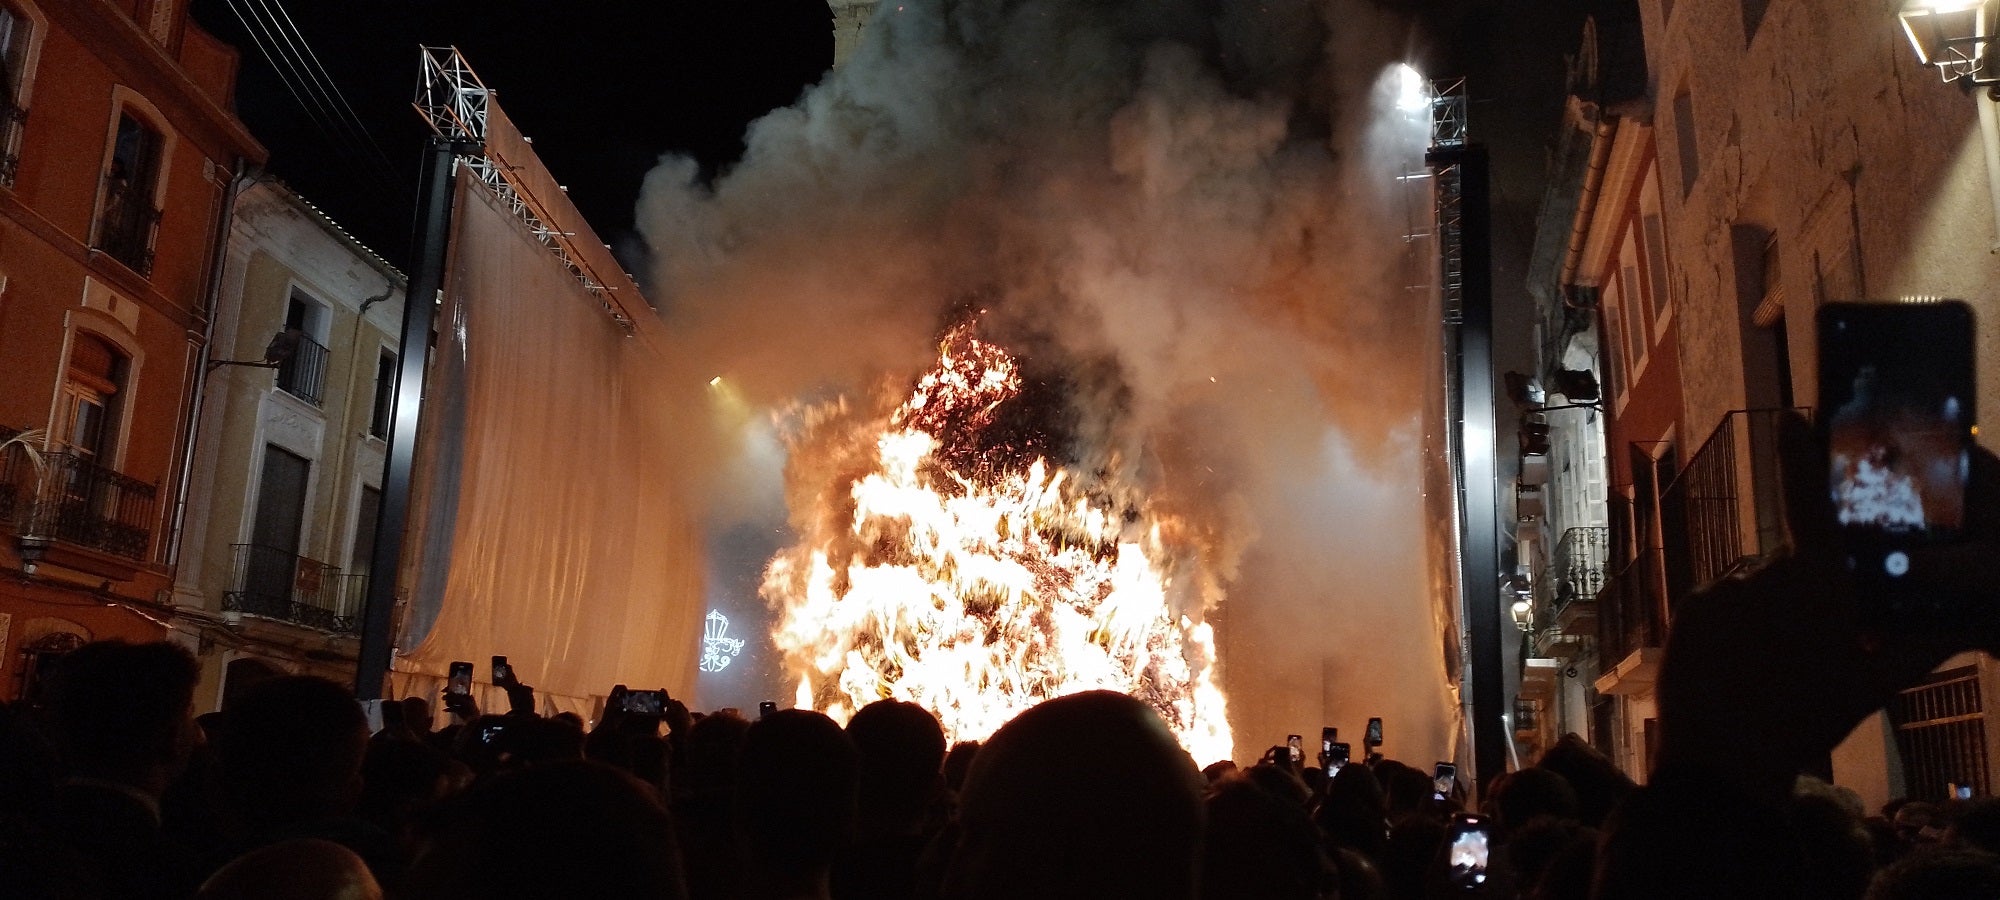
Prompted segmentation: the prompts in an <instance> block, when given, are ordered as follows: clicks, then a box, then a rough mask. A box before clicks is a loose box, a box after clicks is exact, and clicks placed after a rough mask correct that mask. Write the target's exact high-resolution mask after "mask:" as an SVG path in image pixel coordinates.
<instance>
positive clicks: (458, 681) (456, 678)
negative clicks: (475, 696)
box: [444, 660, 472, 697]
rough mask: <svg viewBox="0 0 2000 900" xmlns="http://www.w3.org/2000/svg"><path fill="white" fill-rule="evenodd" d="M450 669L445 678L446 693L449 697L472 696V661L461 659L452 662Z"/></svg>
mask: <svg viewBox="0 0 2000 900" xmlns="http://www.w3.org/2000/svg"><path fill="white" fill-rule="evenodd" d="M448 671H449V674H447V675H446V676H445V680H444V692H445V695H446V696H447V697H449V696H453V695H456V696H460V697H468V696H471V695H472V663H469V662H465V661H463V660H460V661H457V662H454V663H452V664H451V668H450V669H449V670H448Z"/></svg>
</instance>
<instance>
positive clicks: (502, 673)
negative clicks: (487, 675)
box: [493, 656, 514, 684]
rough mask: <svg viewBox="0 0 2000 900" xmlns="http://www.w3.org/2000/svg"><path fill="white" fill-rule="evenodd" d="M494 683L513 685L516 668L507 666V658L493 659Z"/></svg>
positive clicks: (498, 657)
mask: <svg viewBox="0 0 2000 900" xmlns="http://www.w3.org/2000/svg"><path fill="white" fill-rule="evenodd" d="M493 683H494V684H513V683H514V667H513V666H510V665H508V664H507V657H504V656H496V657H493Z"/></svg>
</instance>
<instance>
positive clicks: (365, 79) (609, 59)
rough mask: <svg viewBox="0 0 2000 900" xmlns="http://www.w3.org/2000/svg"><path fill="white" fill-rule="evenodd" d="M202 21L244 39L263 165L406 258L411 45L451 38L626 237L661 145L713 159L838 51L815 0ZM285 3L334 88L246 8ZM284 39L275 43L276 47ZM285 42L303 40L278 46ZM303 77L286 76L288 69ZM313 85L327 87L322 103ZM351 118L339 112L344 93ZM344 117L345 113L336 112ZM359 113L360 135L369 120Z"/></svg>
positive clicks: (298, 12) (237, 4) (214, 2)
mask: <svg viewBox="0 0 2000 900" xmlns="http://www.w3.org/2000/svg"><path fill="white" fill-rule="evenodd" d="M193 8H194V14H195V17H196V19H197V20H198V21H199V22H200V23H201V24H202V26H203V27H204V28H206V29H208V30H209V31H210V32H212V33H213V34H215V35H216V36H217V37H219V38H221V39H223V40H224V41H226V42H228V43H229V44H231V45H233V46H235V47H237V48H238V50H239V51H240V53H241V56H242V68H241V71H240V73H239V75H238V77H237V110H238V113H239V114H240V115H241V116H242V118H243V120H244V122H245V123H247V124H248V125H249V126H250V129H251V131H252V132H254V133H255V134H256V135H257V136H258V138H259V139H260V140H262V141H263V142H264V144H265V146H266V147H267V148H269V150H270V152H271V159H270V162H269V164H268V168H269V170H270V171H271V172H272V173H274V174H276V175H278V176H279V177H280V178H282V179H283V180H284V181H285V182H286V183H288V184H290V185H291V186H292V187H293V188H294V189H296V190H297V191H298V192H299V193H300V194H302V195H303V196H304V197H305V198H306V199H308V200H310V201H311V202H313V203H315V204H317V205H319V206H320V207H321V208H323V209H325V210H326V211H327V212H328V213H329V214H330V215H331V216H333V218H334V219H335V220H336V221H338V222H340V223H341V224H342V225H343V226H345V227H346V228H347V229H348V230H349V231H351V232H353V233H354V234H355V235H356V236H357V237H359V238H360V239H361V240H362V242H363V243H366V244H368V245H369V246H370V247H372V248H374V249H375V250H376V251H377V252H379V253H381V254H382V255H383V256H385V257H387V258H388V259H390V260H391V261H392V262H395V263H397V264H398V265H404V264H405V263H406V262H407V258H408V256H409V243H410V224H411V219H412V216H413V210H414V208H415V203H416V183H417V176H418V170H419V165H420V159H421V151H422V146H423V140H424V138H425V136H426V135H427V134H429V129H428V127H427V126H426V125H424V123H423V122H422V121H421V119H420V118H419V117H418V115H417V113H416V111H415V110H414V109H413V108H412V107H411V99H412V97H414V95H415V92H416V85H417V77H418V51H417V47H418V46H419V45H433V46H436V45H446V44H449V45H454V46H457V47H458V48H459V49H460V50H461V51H463V52H464V54H465V56H466V58H467V60H468V61H469V62H470V63H471V64H472V67H473V70H474V71H476V72H477V73H478V74H479V76H480V78H481V80H482V81H484V82H485V83H486V85H487V86H488V87H491V88H494V89H495V90H497V91H498V92H499V99H500V102H501V104H502V105H503V106H504V107H505V108H506V109H507V112H508V115H510V116H511V117H512V118H513V119H514V121H515V122H516V123H517V124H518V125H520V127H521V129H522V131H523V132H524V133H526V134H527V135H528V136H530V137H532V138H534V139H535V149H536V151H537V153H538V154H539V155H540V156H541V157H542V160H543V161H544V162H545V163H546V164H547V165H548V167H549V169H550V171H551V172H553V173H554V174H555V175H556V177H557V178H558V180H560V181H561V182H563V183H564V184H566V185H568V186H569V188H570V198H571V199H572V200H574V201H575V202H576V204H577V206H578V207H579V208H581V209H582V211H583V213H584V215H585V216H586V217H587V218H588V219H589V221H590V223H591V225H592V227H593V228H595V229H596V230H597V232H598V233H599V234H600V236H602V237H603V238H604V239H605V240H606V241H607V242H611V243H614V244H620V243H625V242H627V241H629V240H630V239H631V229H632V209H633V201H634V200H635V199H636V198H637V197H638V193H639V183H640V180H641V178H642V177H643V176H644V175H645V173H646V172H647V171H648V170H650V169H651V168H652V167H653V166H654V164H655V163H656V162H657V161H658V159H659V157H660V155H661V154H662V153H665V152H670V151H671V152H678V153H685V154H690V155H692V156H694V157H695V158H696V159H698V160H700V161H701V162H702V164H703V165H704V167H705V169H707V170H709V171H711V172H712V171H715V170H717V169H718V168H719V167H724V166H726V165H727V164H728V163H729V162H730V161H732V160H734V159H735V158H736V157H737V155H738V154H740V153H741V149H742V145H741V138H742V134H743V127H744V125H745V124H746V123H748V122H749V121H751V120H752V119H755V118H756V117H758V116H760V115H762V114H763V113H765V112H767V111H769V110H771V109H773V108H775V107H779V106H784V105H786V104H789V103H791V102H792V101H793V100H794V99H795V98H797V96H798V94H799V92H800V91H801V90H802V89H803V88H804V87H805V86H807V85H809V84H811V83H813V82H814V81H816V80H817V79H818V78H819V76H820V74H821V73H822V72H824V71H825V70H826V69H827V68H828V67H829V66H831V65H832V63H833V33H832V20H831V15H830V13H829V11H828V10H827V7H826V5H825V4H824V2H821V0H726V2H717V0H708V2H685V0H671V2H649V3H633V2H619V0H563V2H559V3H550V2H546V0H536V2H529V0H343V2H341V3H301V2H296V0H294V2H290V3H285V4H283V5H282V6H281V5H279V3H277V2H274V0H195V2H194V5H193ZM272 13H275V14H276V16H277V18H278V21H280V22H283V21H284V17H285V14H286V13H288V14H289V20H290V24H291V25H293V26H294V27H295V28H296V33H297V34H299V35H303V37H304V41H305V43H306V45H308V46H310V48H311V51H312V58H311V59H307V60H306V61H305V63H303V64H293V65H302V66H303V67H310V65H311V63H312V62H314V61H317V63H318V64H319V65H320V66H321V67H323V69H324V71H325V73H326V74H327V75H328V76H329V77H330V81H331V82H332V83H333V84H334V85H337V87H338V89H339V91H340V96H339V97H332V98H315V97H314V96H313V95H311V94H306V95H305V96H306V102H301V101H300V99H298V98H297V97H295V96H294V93H293V89H292V88H291V87H290V86H289V85H288V82H287V80H286V79H285V78H282V77H280V73H281V72H284V71H286V68H287V60H290V59H298V58H300V57H302V56H303V54H299V55H296V56H291V57H284V58H281V59H280V60H279V62H278V64H277V65H274V64H273V62H272V61H271V60H269V59H267V58H266V57H265V55H264V54H263V52H262V51H260V49H259V45H258V42H257V41H255V40H253V39H252V32H251V31H250V30H249V29H246V26H245V24H244V21H243V19H242V18H241V17H240V16H248V17H250V22H251V25H252V27H255V28H257V29H259V30H260V31H261V32H262V33H263V34H265V35H266V36H269V35H273V34H282V32H281V31H279V30H277V29H276V28H275V27H274V26H272V25H271V24H270V22H271V20H270V19H268V18H264V16H266V15H270V14H272ZM274 45H275V44H274ZM286 46H296V45H295V44H293V45H286ZM298 81H300V80H299V79H294V83H297V82H298ZM315 99H317V102H316V103H315V102H313V101H314V100H315ZM342 100H344V101H345V105H346V107H349V108H351V109H352V110H353V113H354V115H353V120H354V121H358V122H359V123H361V125H360V126H359V127H355V126H349V127H345V128H343V127H329V126H327V125H325V124H324V123H326V122H329V121H333V120H335V119H336V117H335V116H333V115H325V114H322V115H319V116H315V115H312V114H309V113H308V111H307V110H308V109H309V108H319V109H322V110H324V109H332V110H335V111H337V112H340V113H344V112H345V110H344V109H342V108H341V101H342ZM339 118H345V116H340V117H339ZM363 128H365V130H366V134H362V133H361V129H363Z"/></svg>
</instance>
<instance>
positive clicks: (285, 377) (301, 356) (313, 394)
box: [278, 335, 327, 406]
mask: <svg viewBox="0 0 2000 900" xmlns="http://www.w3.org/2000/svg"><path fill="white" fill-rule="evenodd" d="M326 358H327V351H326V347H325V345H323V344H321V343H320V342H318V341H315V340H313V339H312V338H309V337H306V336H304V335H299V336H298V344H297V346H296V348H295V349H294V350H293V351H292V352H291V355H289V356H287V357H285V360H284V361H283V362H281V363H279V364H278V387H280V388H283V389H284V391H285V393H287V394H291V395H292V396H294V397H297V398H299V399H300V400H304V401H306V402H307V403H310V404H312V405H314V406H318V405H320V400H321V398H322V396H323V395H324V394H325V391H326Z"/></svg>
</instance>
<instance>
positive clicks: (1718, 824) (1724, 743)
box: [1597, 416, 2000, 898]
mask: <svg viewBox="0 0 2000 900" xmlns="http://www.w3.org/2000/svg"><path fill="white" fill-rule="evenodd" d="M1779 443H1780V447H1781V450H1782V453H1781V458H1782V461H1781V473H1780V474H1781V476H1782V477H1783V481H1784V484H1785V488H1786V490H1785V495H1786V500H1787V524H1788V526H1789V529H1790V531H1791V547H1790V549H1789V552H1787V553H1786V554H1785V555H1783V556H1782V557H1780V558H1778V559H1776V560H1774V561H1772V562H1770V563H1768V564H1766V565H1764V566H1763V567H1762V568H1759V569H1756V570H1754V571H1751V572H1749V573H1747V574H1743V575H1740V576H1738V577H1733V578H1727V579H1724V580H1722V581H1720V582H1717V583H1716V584H1714V585H1712V586H1710V587H1709V588H1708V589H1706V590H1704V591H1701V592H1698V593H1696V594H1694V595H1692V596H1689V597H1687V598H1685V599H1684V600H1682V601H1681V603H1680V604H1679V607H1678V608H1677V610H1676V612H1675V616H1674V620H1673V628H1672V631H1671V633H1670V634H1669V637H1668V640H1667V646H1666V652H1665V656H1664V659H1663V662H1662V664H1661V669H1660V675H1659V681H1658V685H1657V696H1658V701H1659V735H1660V740H1659V748H1658V752H1657V754H1656V757H1655V759H1656V762H1655V765H1654V768H1653V772H1652V773H1651V777H1650V778H1649V779H1648V784H1647V785H1646V786H1645V787H1644V788H1641V789H1640V790H1639V791H1638V792H1636V793H1635V794H1634V795H1633V796H1632V797H1631V798H1630V799H1628V800H1627V802H1626V803H1625V804H1624V806H1623V807H1622V808H1621V810H1620V811H1619V813H1618V814H1617V815H1616V816H1614V817H1613V820H1612V822H1611V823H1610V824H1609V828H1608V832H1607V834H1606V837H1605V840H1604V843H1603V844H1602V850H1601V852H1600V855H1599V860H1598V873H1597V882H1598V885H1599V891H1600V894H1601V895H1602V896H1607V897H1773V898H1787V897H1807V896H1816V895H1817V894H1815V890H1814V887H1813V886H1814V884H1815V881H1814V878H1815V877H1816V876H1818V875H1820V874H1821V873H1820V872H1818V871H1817V870H1816V869H1815V867H1814V866H1812V865H1809V864H1808V863H1807V861H1806V860H1805V859H1804V858H1803V857H1802V855H1801V854H1800V852H1799V844H1798V842H1797V840H1796V839H1795V837H1794V835H1793V833H1792V831H1791V828H1792V826H1791V823H1790V821H1789V818H1788V816H1787V804H1788V799H1789V796H1790V792H1791V789H1792V785H1793V783H1794V781H1795V779H1796V777H1797V775H1798V773H1799V772H1801V771H1807V770H1809V769H1810V768H1812V767H1813V766H1815V765H1816V764H1817V763H1818V762H1819V761H1823V760H1825V759H1826V757H1827V755H1828V754H1829V753H1830V752H1831V751H1832V750H1833V748H1834V747H1835V746H1836V745H1838V744H1839V743H1840V742H1841V741H1842V740H1843V739H1844V738H1845V737H1846V736H1847V735H1848V734H1849V733H1850V732H1851V731H1853V730H1854V728H1855V727H1856V726H1857V725H1859V724H1860V723H1861V722H1862V721H1863V720H1864V719H1866V718H1867V717H1868V716H1869V715H1871V714H1872V713H1874V712H1875V711H1876V710H1879V709H1881V708H1882V707H1883V706H1884V705H1885V704H1886V703H1887V702H1888V701H1889V700H1890V699H1891V698H1893V697H1894V696H1895V695H1896V693H1897V692H1898V691H1900V690H1902V689H1904V688H1907V687H1909V686H1912V685H1914V684H1916V683H1918V682H1919V681H1921V680H1922V679H1923V678H1924V677H1925V676H1926V675H1928V674H1929V673H1930V672H1931V671H1932V670H1934V669H1936V668H1937V667H1938V666H1939V665H1941V664H1943V663H1944V662H1945V661H1946V660H1947V659H1949V658H1950V657H1951V656H1953V655H1954V654H1956V653H1959V652H1962V651H1971V650H1977V651H1982V652H1985V653H1987V654H1989V655H1992V654H1994V653H1995V651H1996V650H2000V579H1996V578H1995V577H1994V574H1993V567H1992V560H1994V559H1996V558H2000V459H1996V458H1995V457H1994V456H1993V454H1991V453H1989V452H1987V451H1986V450H1984V449H1983V448H1979V447H1976V446H1970V445H1968V446H1967V449H1966V454H1967V460H1966V461H1967V465H1966V478H1965V488H1964V490H1965V496H1964V518H1963V525H1962V528H1961V529H1960V530H1959V531H1958V533H1957V534H1956V535H1955V536H1954V537H1953V538H1952V539H1950V540H1946V541H1936V542H1910V543H1905V544H1901V545H1898V546H1897V547H1895V552H1902V553H1906V554H1907V555H1908V556H1909V559H1908V560H1906V563H1907V565H1906V566H1904V565H1898V566H1897V568H1899V569H1901V570H1902V571H1901V572H1900V573H1890V572H1888V571H1887V570H1886V569H1879V570H1876V571H1866V572H1863V571H1860V567H1859V566H1856V565H1851V564H1850V562H1851V560H1850V549H1851V548H1852V547H1853V546H1854V545H1853V544H1852V543H1850V542H1846V541H1843V540H1842V537H1841V526H1842V523H1841V521H1840V516H1839V515H1838V514H1837V513H1836V512H1835V509H1834V501H1835V496H1836V495H1835V493H1834V492H1832V491H1829V490H1828V488H1827V486H1828V485H1829V484H1830V483H1832V476H1831V472H1830V464H1829V453H1828V447H1827V444H1826V441H1825V439H1824V437H1823V436H1821V435H1820V434H1816V433H1815V431H1814V429H1813V428H1812V426H1810V425H1809V424H1807V423H1806V422H1805V420H1804V419H1802V418H1800V417H1797V416H1788V417H1786V418H1785V419H1784V420H1783V423H1782V427H1781V429H1780V435H1779ZM1882 558H1883V557H1882V556H1880V555H1871V556H1870V557H1869V559H1871V560H1873V561H1876V562H1878V563H1879V562H1880V561H1881V560H1882ZM1878 572H1880V573H1882V574H1886V575H1889V576H1891V577H1892V578H1894V579H1895V580H1894V583H1893V584H1890V583H1889V582H1888V579H1885V578H1883V577H1881V575H1878V574H1877V573H1878ZM1908 598H1928V599H1926V600H1925V603H1926V605H1925V606H1922V607H1905V608H1916V609H1933V610H1947V611H1949V617H1948V619H1945V620H1939V619H1931V618H1925V617H1906V618H1902V619H1897V618H1896V617H1894V616H1893V615H1892V616H1889V617H1884V615H1883V610H1884V609H1885V608H1889V609H1894V608H1897V607H1898V606H1901V605H1903V604H1905V603H1906V601H1907V600H1908ZM1946 621H1948V622H1949V627H1942V623H1943V622H1946Z"/></svg>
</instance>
